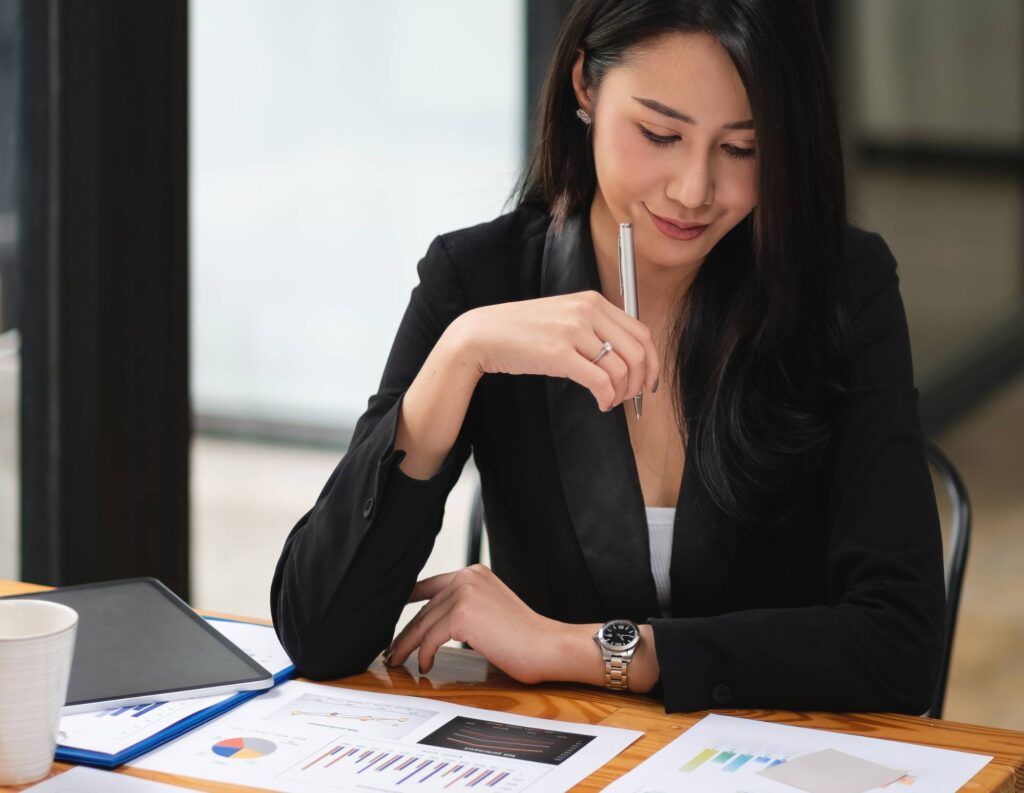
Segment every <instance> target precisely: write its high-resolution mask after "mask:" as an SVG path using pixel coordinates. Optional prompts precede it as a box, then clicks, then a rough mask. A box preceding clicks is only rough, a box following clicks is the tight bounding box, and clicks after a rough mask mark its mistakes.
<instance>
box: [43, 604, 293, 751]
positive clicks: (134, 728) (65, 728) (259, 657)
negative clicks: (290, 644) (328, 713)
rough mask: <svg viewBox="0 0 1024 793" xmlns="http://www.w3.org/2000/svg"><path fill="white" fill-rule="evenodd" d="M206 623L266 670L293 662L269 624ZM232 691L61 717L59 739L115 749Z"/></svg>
mask: <svg viewBox="0 0 1024 793" xmlns="http://www.w3.org/2000/svg"><path fill="white" fill-rule="evenodd" d="M209 622H210V625H211V626H213V627H214V628H216V629H217V630H218V631H220V632H221V633H222V634H224V635H225V636H226V637H227V638H229V639H230V640H231V641H232V642H234V643H235V644H236V645H238V647H239V648H241V649H242V650H244V651H245V652H246V653H247V654H248V655H250V656H251V657H252V658H254V659H255V660H256V661H257V662H258V663H259V664H260V665H261V666H262V667H263V668H264V669H266V670H267V671H268V672H271V673H272V674H275V675H276V674H278V673H279V672H281V671H283V670H284V669H286V668H287V667H289V666H291V663H292V662H291V659H289V658H288V655H287V653H285V651H284V648H283V647H282V646H281V643H280V642H279V641H278V639H277V634H276V633H275V632H274V629H273V628H271V627H269V626H266V625H254V624H248V623H244V622H227V621H225V620H210V621H209ZM233 696H234V694H220V695H217V696H214V697H195V698H193V699H180V700H175V701H173V702H151V703H149V704H146V705H129V706H128V707H124V708H111V709H109V710H100V711H96V712H93V713H75V714H73V715H71V716H63V717H61V720H60V728H59V731H58V734H57V743H59V744H60V745H61V746H67V747H72V748H75V749H86V750H89V751H93V752H104V753H105V754H117V753H118V752H121V751H124V750H125V749H127V748H128V747H130V746H134V745H135V744H137V743H139V741H143V740H145V739H146V738H149V737H150V736H152V735H156V734H157V733H158V732H160V731H161V730H164V729H166V728H167V727H169V726H171V725H172V724H176V723H178V722H179V721H181V720H182V719H184V718H186V717H188V716H191V715H192V714H194V713H198V712H199V711H201V710H204V709H206V708H208V707H210V706H211V705H215V704H217V703H218V702H223V701H224V700H226V699H230V698H231V697H233Z"/></svg>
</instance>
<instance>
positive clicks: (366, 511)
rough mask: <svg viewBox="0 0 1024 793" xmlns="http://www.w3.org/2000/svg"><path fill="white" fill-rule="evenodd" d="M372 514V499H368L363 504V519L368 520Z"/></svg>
mask: <svg viewBox="0 0 1024 793" xmlns="http://www.w3.org/2000/svg"><path fill="white" fill-rule="evenodd" d="M372 514H373V498H372V497H371V498H368V499H366V501H365V502H364V503H363V517H364V518H369V517H370V515H372Z"/></svg>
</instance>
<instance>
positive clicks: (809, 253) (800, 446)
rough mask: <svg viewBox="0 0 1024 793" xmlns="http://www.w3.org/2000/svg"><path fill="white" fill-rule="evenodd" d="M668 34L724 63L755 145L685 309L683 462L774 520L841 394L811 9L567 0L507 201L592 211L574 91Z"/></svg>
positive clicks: (675, 374)
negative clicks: (710, 48)
mask: <svg viewBox="0 0 1024 793" xmlns="http://www.w3.org/2000/svg"><path fill="white" fill-rule="evenodd" d="M669 33H703V34H707V35H709V36H711V37H712V38H714V39H715V40H716V41H717V42H718V43H719V44H720V45H721V47H722V48H723V49H724V50H725V52H726V53H728V55H729V57H730V58H731V60H732V63H733V65H734V66H735V68H736V71H737V72H738V74H739V77H740V79H741V80H742V82H743V85H744V87H745V89H746V92H747V97H748V100H749V102H750V106H751V111H752V117H753V120H754V129H755V134H756V136H757V160H756V163H755V167H756V170H757V184H758V196H757V206H756V208H755V209H754V210H753V211H752V212H751V213H750V214H749V215H748V216H747V218H745V219H744V220H743V221H741V222H740V223H739V224H738V225H737V226H736V227H734V228H733V229H732V230H730V232H729V233H728V234H726V235H725V236H724V237H723V238H722V239H721V240H720V241H719V243H718V244H717V245H716V246H715V248H714V250H712V252H711V254H710V255H709V256H708V257H707V259H706V260H705V261H704V263H703V265H702V266H701V268H700V271H699V272H698V274H697V276H696V278H695V279H694V282H693V284H692V285H691V287H690V290H689V292H688V293H687V295H686V297H685V298H684V299H683V302H682V304H681V305H680V306H679V310H678V312H677V318H676V323H675V328H674V331H673V334H672V339H673V340H674V344H675V346H674V351H675V362H674V366H673V367H672V370H671V372H670V373H671V375H672V393H673V404H674V408H675V416H676V420H677V423H678V425H679V429H680V432H681V433H682V434H683V436H684V437H685V438H687V454H686V465H687V466H688V467H689V468H690V469H691V471H692V472H693V473H695V474H696V475H697V476H698V477H699V478H700V480H701V481H702V483H703V485H704V489H705V491H706V492H707V494H708V495H709V496H710V498H711V499H712V501H713V502H714V504H715V505H717V507H718V508H719V509H720V510H722V511H723V512H724V513H725V514H727V515H729V516H730V517H732V518H734V519H736V520H737V521H739V522H740V523H741V524H743V525H748V526H766V525H770V524H772V523H775V522H777V521H779V520H780V519H782V518H783V517H784V515H785V514H786V512H787V508H788V506H789V505H790V504H791V503H792V500H793V496H794V494H795V491H796V489H797V488H798V487H800V486H801V485H802V484H804V483H805V482H806V480H807V478H808V477H809V476H810V475H811V474H813V472H814V471H815V470H816V468H817V466H818V464H819V462H820V460H821V457H822V454H823V453H824V452H825V450H826V449H827V445H828V440H829V437H830V427H831V424H832V417H833V416H832V412H833V411H834V410H835V408H836V406H837V405H838V401H839V397H840V396H841V395H842V393H843V390H844V383H845V381H846V376H847V367H848V338H849V320H848V318H847V317H846V315H845V313H844V311H843V307H842V301H841V300H840V298H839V291H840V290H839V282H840V275H841V268H842V262H843V255H844V252H843V241H844V237H845V231H846V189H845V183H844V174H843V159H842V150H841V143H840V135H839V125H838V119H837V111H836V100H835V94H834V87H833V83H832V76H831V72H830V69H829V64H828V59H827V56H826V53H825V48H824V46H823V42H822V39H821V33H820V29H819V27H818V20H817V17H816V13H815V9H814V5H813V0H576V2H575V3H574V4H573V6H572V9H571V10H570V11H569V13H568V15H567V17H566V19H565V22H564V25H563V27H562V30H561V33H560V35H559V39H558V42H557V44H556V47H555V52H554V55H553V58H552V60H551V64H550V66H549V69H548V72H547V77H546V79H545V83H544V88H543V91H542V94H541V97H540V105H539V114H538V129H537V138H536V139H537V141H538V142H537V144H536V146H535V147H534V149H533V151H532V152H531V155H530V157H529V160H528V162H527V165H526V168H525V169H524V171H523V173H522V175H521V177H520V179H519V181H518V183H517V185H516V187H515V189H514V191H513V195H512V197H513V198H514V199H515V200H516V202H517V204H518V205H520V206H521V205H523V204H528V203H536V204H541V205H543V206H545V207H546V208H547V210H548V212H549V213H550V216H551V219H552V223H554V224H555V225H556V227H560V226H561V225H562V224H563V223H564V221H565V219H566V218H567V217H568V216H570V215H572V214H573V213H575V212H579V211H588V210H589V205H590V202H591V200H592V198H593V195H594V190H595V188H596V185H597V175H596V169H595V165H594V154H593V148H592V143H591V139H590V136H589V135H588V134H587V128H586V127H585V125H583V124H581V123H580V122H579V119H578V118H577V117H576V115H575V113H576V110H577V107H578V103H577V100H576V95H575V93H574V91H573V86H572V68H573V64H574V62H575V60H576V55H577V50H579V49H582V50H583V53H584V66H583V79H584V83H585V85H586V86H587V88H588V90H591V91H594V92H596V91H598V90H599V88H600V85H601V82H602V80H603V78H604V76H605V75H606V74H607V73H608V71H609V70H610V69H613V68H615V67H616V66H620V65H622V64H624V63H625V62H626V61H627V60H628V58H629V57H630V55H631V54H632V53H633V52H635V49H636V48H637V47H640V46H642V45H644V44H650V43H653V40H654V39H655V38H657V37H659V36H663V35H665V34H669Z"/></svg>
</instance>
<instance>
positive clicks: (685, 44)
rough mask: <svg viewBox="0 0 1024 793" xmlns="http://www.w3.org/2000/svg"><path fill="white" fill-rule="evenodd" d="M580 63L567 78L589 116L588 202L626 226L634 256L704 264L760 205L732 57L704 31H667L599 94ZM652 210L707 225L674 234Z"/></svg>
mask: <svg viewBox="0 0 1024 793" xmlns="http://www.w3.org/2000/svg"><path fill="white" fill-rule="evenodd" d="M582 67H583V59H582V53H581V55H580V57H579V59H578V60H577V62H576V65H575V68H574V69H573V83H574V86H575V88H576V97H577V100H578V101H579V102H580V106H581V107H583V108H584V109H586V110H588V111H589V112H590V113H591V117H592V119H593V121H592V127H593V128H592V131H591V134H592V136H593V145H594V160H595V165H596V170H597V183H598V187H597V194H596V195H595V209H596V210H598V211H599V212H601V214H602V215H603V214H604V213H603V212H602V211H601V210H602V209H603V208H602V207H600V206H598V205H597V202H604V204H605V205H606V206H607V216H608V217H610V218H611V219H614V221H615V222H630V223H632V224H633V229H634V244H635V246H636V249H637V255H638V257H641V258H644V259H646V260H648V261H650V262H651V263H653V264H657V265H661V266H664V267H678V266H685V265H688V264H689V265H694V264H699V263H701V262H702V261H703V260H704V257H705V256H707V254H708V253H709V252H710V251H711V249H712V248H713V247H714V246H715V244H716V243H717V242H718V241H719V240H720V239H721V238H722V237H723V236H725V234H726V233H727V232H728V231H729V230H730V229H732V228H733V227H734V226H735V225H736V224H737V223H739V222H740V221H741V220H743V218H744V217H746V216H747V215H748V214H749V213H750V211H751V210H752V209H753V208H754V206H755V204H756V203H757V183H756V178H755V177H756V171H755V157H754V130H753V125H752V123H751V112H750V104H749V102H748V100H747V94H746V91H745V90H744V88H743V83H742V82H741V81H740V77H739V74H737V72H736V69H735V67H734V66H733V64H732V61H731V60H730V59H729V56H728V55H727V54H726V52H725V50H724V49H722V47H721V46H720V45H719V44H718V42H716V41H715V40H714V39H712V38H711V37H710V36H707V35H704V34H683V33H673V34H668V35H666V36H663V37H660V38H658V39H656V40H655V41H654V42H653V43H651V44H649V45H647V46H645V47H643V48H642V49H638V50H637V52H636V53H635V54H634V56H633V57H632V58H631V59H628V60H627V62H626V63H624V64H623V65H621V66H619V67H616V68H614V69H611V70H610V71H609V72H608V73H607V74H606V75H605V78H604V80H603V81H602V83H601V86H600V90H599V93H598V95H597V96H596V97H594V96H588V95H587V94H586V92H585V91H584V90H583V85H582ZM594 100H596V101H594ZM684 116H685V117H686V118H685V119H684V118H683V117H684ZM652 213H653V214H654V215H657V216H660V217H661V218H664V219H667V220H671V221H675V222H676V223H681V224H695V223H696V224H705V225H706V228H704V230H703V231H701V232H700V233H699V234H697V236H694V237H692V239H680V236H685V235H681V234H679V233H676V234H672V233H671V230H670V229H669V230H668V231H666V230H663V228H660V227H659V224H658V222H657V221H656V219H655V218H653V217H652ZM691 236H692V233H691Z"/></svg>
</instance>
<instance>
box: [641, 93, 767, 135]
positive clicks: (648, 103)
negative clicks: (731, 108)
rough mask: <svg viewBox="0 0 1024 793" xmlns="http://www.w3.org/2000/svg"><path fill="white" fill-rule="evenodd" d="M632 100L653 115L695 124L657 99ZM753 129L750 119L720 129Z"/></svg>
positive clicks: (683, 114)
mask: <svg viewBox="0 0 1024 793" xmlns="http://www.w3.org/2000/svg"><path fill="white" fill-rule="evenodd" d="M633 99H635V100H636V101H637V102H639V103H640V104H641V105H643V106H644V107H646V108H649V109H650V110H653V111H654V112H655V113H661V114H662V115H663V116H668V117H669V118H674V119H676V121H684V122H686V123H687V124H696V123H697V122H696V121H695V120H694V119H693V117H692V116H688V115H686V113H682V112H680V111H678V110H676V109H674V108H671V107H669V106H668V105H663V104H662V103H661V102H659V101H658V100H657V99H641V98H640V97H638V96H634V97H633ZM753 128H754V122H753V120H752V119H749V118H748V119H747V120H746V121H731V122H729V123H728V124H722V129H753Z"/></svg>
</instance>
